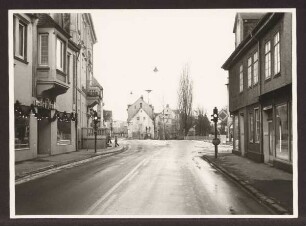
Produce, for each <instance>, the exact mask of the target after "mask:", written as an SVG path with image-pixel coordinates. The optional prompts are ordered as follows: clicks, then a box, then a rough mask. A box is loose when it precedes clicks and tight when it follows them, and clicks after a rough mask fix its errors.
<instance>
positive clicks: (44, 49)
mask: <svg viewBox="0 0 306 226" xmlns="http://www.w3.org/2000/svg"><path fill="white" fill-rule="evenodd" d="M40 48H41V49H40V64H43V65H48V35H41V36H40Z"/></svg>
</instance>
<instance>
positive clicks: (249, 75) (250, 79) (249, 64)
mask: <svg viewBox="0 0 306 226" xmlns="http://www.w3.org/2000/svg"><path fill="white" fill-rule="evenodd" d="M248 87H249V88H250V87H252V57H250V58H249V59H248Z"/></svg>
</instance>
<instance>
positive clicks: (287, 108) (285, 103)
mask: <svg viewBox="0 0 306 226" xmlns="http://www.w3.org/2000/svg"><path fill="white" fill-rule="evenodd" d="M289 103H290V102H282V103H279V104H276V105H275V110H274V117H275V120H274V121H275V122H274V131H275V138H274V139H275V141H274V156H275V158H276V159H277V160H278V161H284V162H292V155H291V152H292V150H291V149H290V113H291V114H292V112H289V111H290V110H289V107H290V105H289ZM281 106H286V111H287V115H286V116H287V117H286V119H287V129H288V158H287V159H284V158H282V157H279V156H278V155H277V154H278V153H277V150H276V146H277V145H276V141H277V139H276V134H277V133H276V132H277V131H276V130H277V116H276V115H277V108H278V107H281ZM291 120H292V119H291ZM291 129H292V127H291ZM291 132H292V131H291Z"/></svg>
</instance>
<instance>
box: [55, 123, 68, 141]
mask: <svg viewBox="0 0 306 226" xmlns="http://www.w3.org/2000/svg"><path fill="white" fill-rule="evenodd" d="M57 143H58V144H71V122H64V121H60V120H57Z"/></svg>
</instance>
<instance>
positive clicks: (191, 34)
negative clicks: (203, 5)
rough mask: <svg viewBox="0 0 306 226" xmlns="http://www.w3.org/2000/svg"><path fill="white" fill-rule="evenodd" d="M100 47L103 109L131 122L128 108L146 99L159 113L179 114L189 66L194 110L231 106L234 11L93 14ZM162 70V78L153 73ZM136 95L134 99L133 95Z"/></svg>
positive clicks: (96, 65) (97, 66)
mask: <svg viewBox="0 0 306 226" xmlns="http://www.w3.org/2000/svg"><path fill="white" fill-rule="evenodd" d="M92 18H93V22H94V27H95V31H96V35H97V39H98V42H97V43H96V44H95V45H94V76H95V77H96V78H97V80H98V81H99V82H100V84H101V85H102V86H103V88H104V100H103V101H104V103H105V106H104V109H107V110H112V111H113V119H114V120H125V121H126V119H127V111H126V109H127V105H128V104H130V103H132V102H135V101H136V100H137V99H138V98H139V97H140V96H141V95H143V96H144V99H145V101H148V95H147V93H146V92H145V90H147V89H150V90H153V91H152V92H151V93H150V96H149V98H150V103H152V104H153V106H154V108H155V112H160V111H161V109H162V106H163V104H164V105H166V104H169V105H170V107H171V108H174V109H176V108H177V90H178V83H179V78H180V74H181V71H182V69H183V67H184V66H185V65H186V64H188V65H189V68H190V76H191V78H192V79H193V85H194V103H193V106H194V108H197V107H203V108H204V109H206V110H207V111H208V114H210V113H211V111H212V109H213V107H215V106H217V107H218V108H221V107H224V106H226V105H227V88H226V85H225V84H226V82H227V72H226V71H224V70H223V69H221V66H222V64H223V63H224V62H225V60H226V59H227V58H228V57H229V55H230V54H231V52H232V51H233V50H234V34H233V25H234V19H235V11H233V10H231V11H228V10H200V9H197V10H186V9H184V10H101V11H95V12H93V13H92ZM155 67H157V69H158V72H154V71H153V69H154V68H155ZM131 92H132V93H133V94H132V95H131V94H130V93H131Z"/></svg>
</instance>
